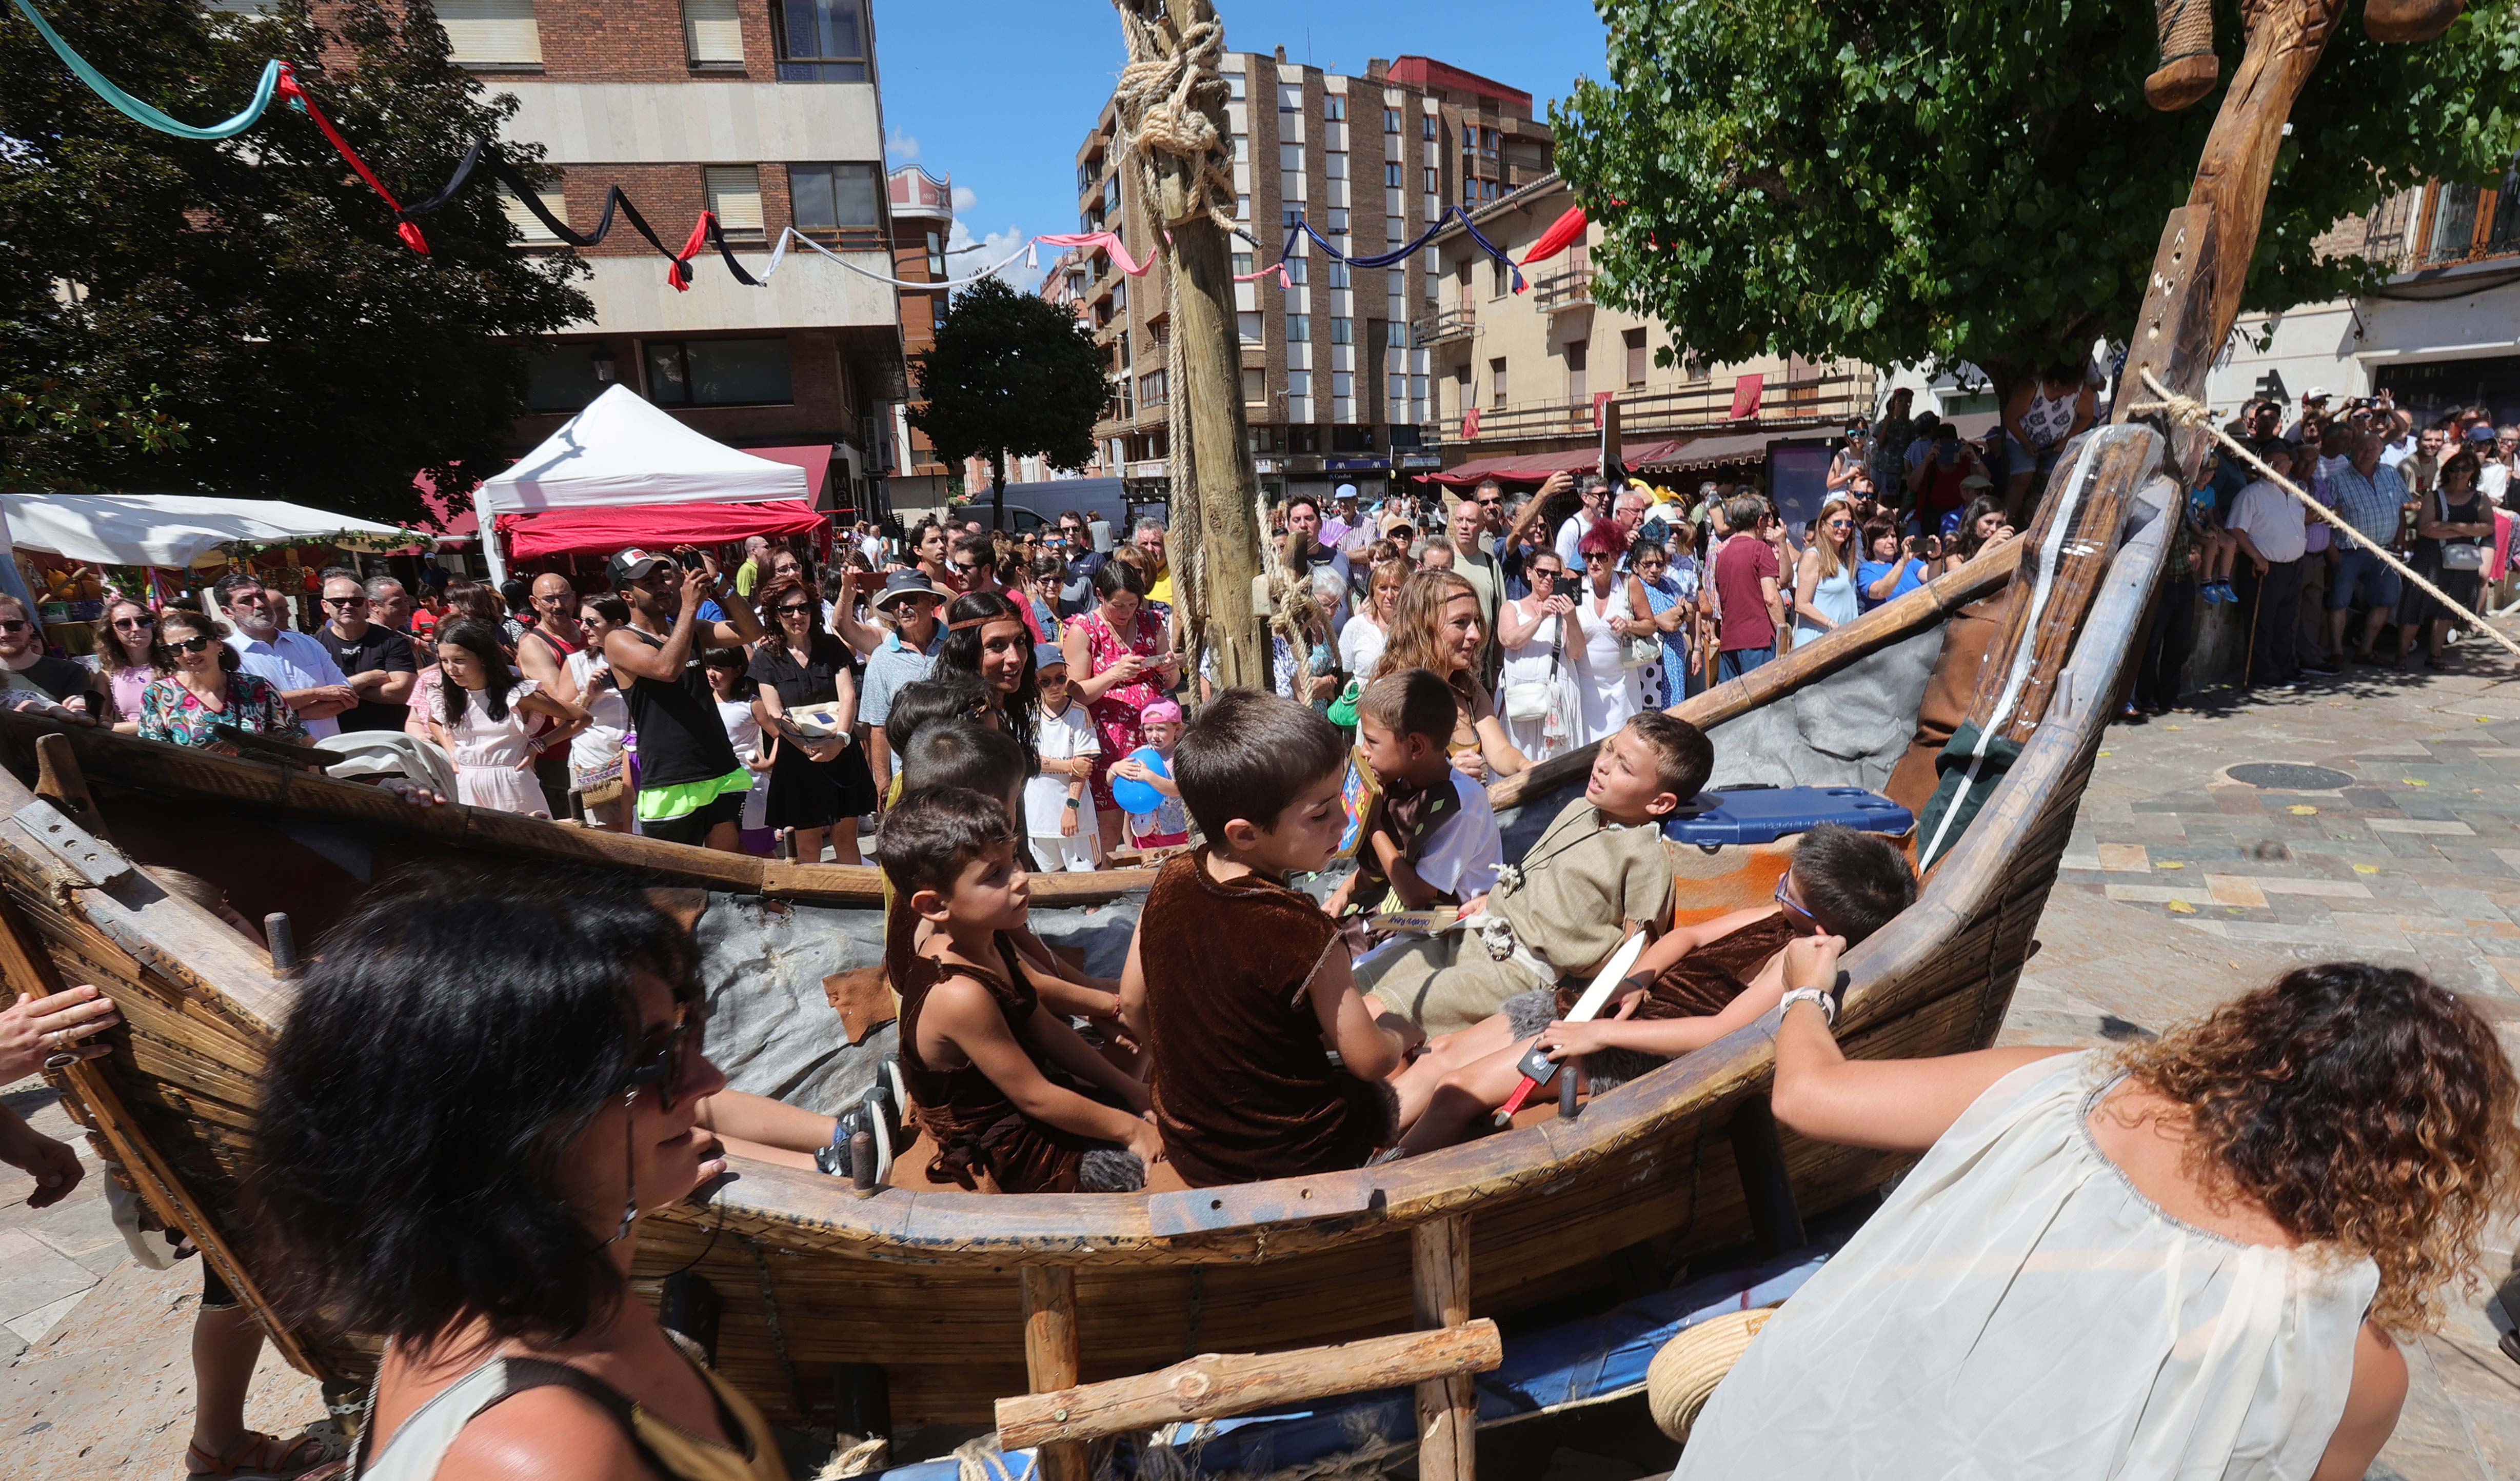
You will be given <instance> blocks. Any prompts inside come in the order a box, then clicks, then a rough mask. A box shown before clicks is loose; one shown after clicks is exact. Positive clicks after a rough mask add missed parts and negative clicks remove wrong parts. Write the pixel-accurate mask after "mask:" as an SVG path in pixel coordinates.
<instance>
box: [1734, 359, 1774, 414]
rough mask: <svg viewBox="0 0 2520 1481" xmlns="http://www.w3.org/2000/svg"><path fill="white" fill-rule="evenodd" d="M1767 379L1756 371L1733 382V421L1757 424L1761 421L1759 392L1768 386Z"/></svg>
mask: <svg viewBox="0 0 2520 1481" xmlns="http://www.w3.org/2000/svg"><path fill="white" fill-rule="evenodd" d="M1767 380H1768V378H1767V377H1765V376H1762V375H1759V374H1758V373H1757V372H1755V371H1754V372H1752V373H1751V374H1749V375H1746V376H1743V377H1742V378H1741V379H1739V380H1738V381H1733V421H1735V422H1756V421H1758V420H1759V391H1760V388H1761V387H1762V386H1764V385H1766V384H1767Z"/></svg>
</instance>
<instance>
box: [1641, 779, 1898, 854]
mask: <svg viewBox="0 0 2520 1481" xmlns="http://www.w3.org/2000/svg"><path fill="white" fill-rule="evenodd" d="M1690 807H1691V809H1693V810H1685V811H1684V813H1683V815H1682V816H1679V817H1675V818H1673V819H1672V820H1671V821H1670V822H1668V823H1666V824H1664V825H1663V826H1662V830H1663V836H1665V837H1667V838H1670V839H1672V840H1673V841H1674V842H1678V843H1694V844H1696V845H1697V846H1698V847H1699V848H1702V849H1704V850H1706V851H1707V852H1708V853H1713V852H1714V851H1715V850H1717V849H1719V848H1721V847H1723V846H1724V845H1725V844H1727V843H1774V842H1775V841H1777V840H1778V838H1781V837H1783V836H1785V835H1786V834H1787V833H1805V832H1809V831H1811V830H1813V829H1815V828H1818V827H1820V826H1821V825H1822V824H1823V823H1843V824H1845V825H1846V826H1847V827H1848V828H1855V829H1862V830H1864V831H1866V832H1868V833H1890V834H1893V835H1897V834H1900V833H1905V832H1907V831H1908V830H1911V829H1913V828H1914V827H1915V826H1916V815H1915V814H1914V813H1912V812H1910V811H1908V810H1907V809H1906V808H1904V807H1901V806H1900V805H1899V804H1898V803H1896V802H1893V801H1891V800H1890V799H1889V798H1887V797H1885V796H1882V795H1881V794H1880V793H1879V792H1868V791H1866V790H1865V789H1864V788H1862V787H1860V786H1732V787H1721V788H1718V789H1715V790H1712V791H1704V792H1700V793H1698V794H1697V797H1696V799H1695V801H1694V802H1693V803H1692V804H1690Z"/></svg>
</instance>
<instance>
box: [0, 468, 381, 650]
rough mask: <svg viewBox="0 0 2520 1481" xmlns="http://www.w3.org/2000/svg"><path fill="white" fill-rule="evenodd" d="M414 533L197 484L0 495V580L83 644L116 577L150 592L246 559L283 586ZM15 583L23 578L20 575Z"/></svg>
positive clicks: (120, 584) (168, 591)
mask: <svg viewBox="0 0 2520 1481" xmlns="http://www.w3.org/2000/svg"><path fill="white" fill-rule="evenodd" d="M410 543H411V535H410V532H409V531H406V530H402V529H397V528H396V527H394V526H393V525H390V524H379V523H376V522H374V521H373V520H368V519H353V518H351V517H349V516H346V515H336V514H332V513H330V512H328V511H325V510H320V509H310V508H308V507H307V506H305V505H302V504H290V503H287V502H285V501H282V500H278V499H215V498H210V497H207V496H205V495H200V494H0V554H5V555H6V556H7V557H8V558H9V559H8V560H7V561H0V586H7V587H9V588H10V589H11V590H12V592H13V593H14V594H15V595H17V596H19V597H21V598H23V599H25V600H26V601H27V602H28V604H29V608H30V609H31V610H32V611H34V613H35V614H36V616H37V618H38V619H39V620H41V621H42V622H43V623H44V624H45V626H46V636H47V638H48V639H49V640H50V641H52V642H55V643H58V644H60V645H62V646H63V647H64V648H66V649H67V650H69V651H73V652H84V651H86V650H87V646H88V644H89V642H90V640H91V639H92V637H93V633H92V630H91V629H90V627H89V624H90V623H93V622H94V621H95V620H96V618H97V617H98V616H99V615H100V609H101V606H102V603H103V599H104V595H105V592H104V588H105V585H106V583H108V582H109V581H110V582H112V583H113V584H114V585H115V586H116V587H117V588H119V589H120V590H123V591H126V592H129V593H131V594H132V595H134V596H137V597H143V598H144V599H145V598H146V597H147V596H149V595H151V594H155V595H158V596H159V597H167V596H171V595H173V593H174V591H175V590H176V589H177V586H178V584H179V583H180V582H181V581H182V580H183V579H184V578H185V576H186V574H187V573H190V572H195V571H215V570H217V569H220V568H223V567H225V566H226V565H228V564H229V563H231V562H232V561H237V560H244V561H248V562H250V563H251V564H252V565H253V566H254V567H255V568H256V569H258V570H261V571H263V572H264V574H265V576H266V578H267V579H270V580H271V582H272V584H273V586H274V587H275V588H277V589H279V590H282V591H286V592H293V593H297V592H305V591H309V590H311V589H312V585H313V582H314V579H315V572H316V571H318V570H320V569H321V568H322V567H323V566H325V565H327V564H331V563H334V562H336V561H341V560H344V559H346V557H347V553H349V552H352V551H382V550H391V549H395V548H397V547H401V546H405V545H408V544H410ZM13 583H18V584H14V585H13Z"/></svg>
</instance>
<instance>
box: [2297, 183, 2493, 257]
mask: <svg viewBox="0 0 2520 1481" xmlns="http://www.w3.org/2000/svg"><path fill="white" fill-rule="evenodd" d="M2337 237H2342V238H2343V239H2344V240H2343V241H2342V242H2337V241H2336V238H2337ZM2361 237H2362V240H2361V242H2360V243H2359V244H2358V243H2356V242H2355V241H2354V240H2353V238H2354V233H2353V231H2352V228H2351V226H2350V224H2349V225H2348V226H2347V227H2346V228H2344V229H2343V230H2342V231H2340V232H2338V233H2336V234H2334V235H2332V236H2331V237H2330V238H2329V239H2327V240H2328V241H2329V242H2331V243H2334V244H2335V245H2336V246H2339V247H2343V248H2344V249H2345V250H2348V251H2354V252H2357V253H2359V254H2360V255H2362V256H2364V257H2367V258H2370V259H2371V260H2372V261H2374V262H2379V263H2382V264H2384V265H2386V266H2387V267H2388V269H2389V271H2390V272H2391V273H2392V274H2397V273H2420V272H2428V271H2432V270H2434V269H2438V268H2448V267H2459V266H2463V265H2465V264H2467V263H2471V262H2483V261H2487V260H2490V259H2494V258H2500V257H2513V256H2520V161H2515V162H2514V166H2513V169H2512V170H2511V171H2510V172H2508V173H2506V174H2505V175H2504V176H2503V178H2502V182H2501V184H2500V185H2499V186H2489V187H2484V188H2479V187H2477V186H2473V185H2444V184H2441V183H2440V182H2438V181H2435V182H2432V183H2429V184H2426V185H2424V186H2423V187H2421V188H2420V189H2417V190H2410V191H2402V192H2400V193H2399V194H2397V195H2395V196H2392V197H2390V198H2389V199H2388V200H2386V201H2383V202H2380V203H2379V204H2378V205H2377V206H2374V207H2373V208H2372V210H2371V213H2370V214H2369V215H2368V216H2366V217H2364V218H2363V231H2362V234H2361Z"/></svg>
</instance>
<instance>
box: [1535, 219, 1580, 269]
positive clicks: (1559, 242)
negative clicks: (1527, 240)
mask: <svg viewBox="0 0 2520 1481" xmlns="http://www.w3.org/2000/svg"><path fill="white" fill-rule="evenodd" d="M1588 224H1589V223H1588V222H1587V220H1586V218H1585V215H1584V207H1582V206H1580V205H1570V206H1568V207H1566V214H1564V215H1562V216H1560V217H1558V218H1557V219H1556V220H1555V221H1553V222H1551V223H1550V226H1549V230H1547V231H1545V232H1542V233H1541V234H1540V240H1539V241H1537V242H1535V243H1533V244H1531V250H1530V251H1528V252H1526V253H1524V254H1523V258H1522V265H1523V266H1525V267H1529V266H1531V264H1533V263H1535V262H1545V261H1547V260H1549V259H1550V258H1552V257H1554V256H1556V255H1557V254H1558V253H1559V252H1562V251H1564V250H1566V248H1568V247H1572V246H1574V245H1575V244H1576V243H1578V242H1581V241H1583V240H1584V228H1585V227H1586V225H1588Z"/></svg>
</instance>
